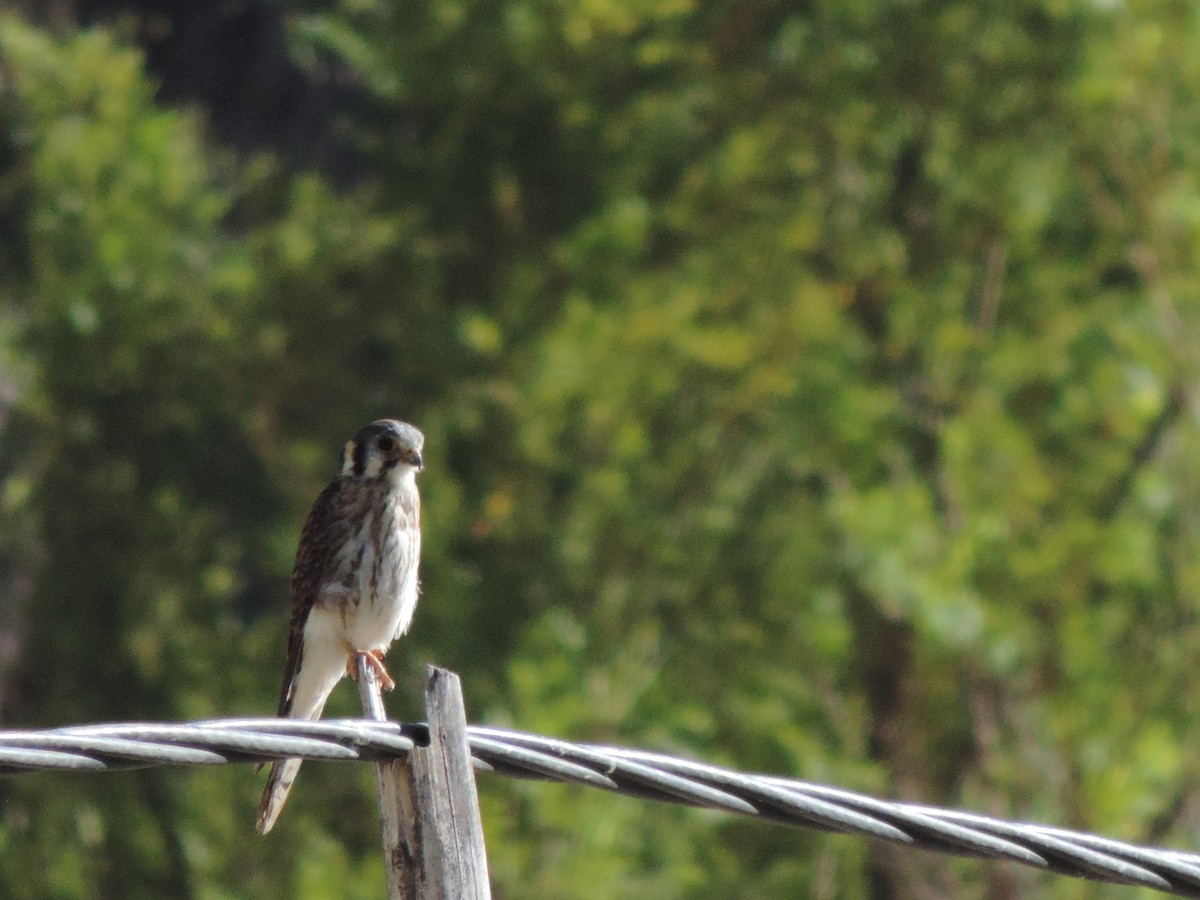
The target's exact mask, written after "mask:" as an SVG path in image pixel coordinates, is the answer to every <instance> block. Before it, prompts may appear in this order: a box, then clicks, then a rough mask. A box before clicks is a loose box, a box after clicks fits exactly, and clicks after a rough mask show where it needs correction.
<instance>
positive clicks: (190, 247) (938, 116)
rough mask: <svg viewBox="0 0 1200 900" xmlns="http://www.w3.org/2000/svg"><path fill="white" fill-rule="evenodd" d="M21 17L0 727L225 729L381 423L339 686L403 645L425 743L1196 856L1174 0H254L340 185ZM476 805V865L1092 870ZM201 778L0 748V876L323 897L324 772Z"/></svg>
mask: <svg viewBox="0 0 1200 900" xmlns="http://www.w3.org/2000/svg"><path fill="white" fill-rule="evenodd" d="M79 6H80V9H79V10H76V9H75V6H74V5H73V4H71V3H60V4H56V5H54V11H53V13H47V12H45V11H39V10H38V9H37V8H36V5H30V6H29V8H28V9H27V10H26V14H25V15H24V16H21V15H20V14H18V13H17V12H15V11H10V12H8V13H4V14H0V422H2V424H3V429H2V434H0V710H2V713H3V724H4V725H5V726H7V727H40V726H51V725H59V724H75V723H82V722H90V721H99V720H130V719H135V720H176V719H193V718H200V717H209V716H225V715H246V714H264V713H268V712H270V711H271V710H272V709H273V702H274V699H273V698H274V697H275V694H276V692H277V690H278V684H277V679H278V677H279V673H280V671H281V669H282V658H283V650H284V632H285V621H286V615H287V614H286V609H287V605H288V598H287V578H288V574H289V570H290V565H291V557H292V553H293V552H294V542H295V538H296V535H297V533H298V529H299V524H300V522H301V520H302V518H303V515H304V512H305V510H306V508H307V504H308V503H309V502H310V501H311V499H312V497H313V496H315V494H316V492H317V491H318V490H319V488H320V487H321V485H322V484H323V483H324V482H325V481H326V480H327V478H328V477H329V475H330V472H331V469H332V461H333V458H334V456H335V454H336V452H337V450H338V448H339V447H340V446H341V443H342V442H343V441H344V440H345V439H346V438H347V436H348V435H349V434H350V433H352V432H353V431H354V430H355V429H356V428H357V427H358V426H359V425H361V424H363V423H364V422H366V421H368V420H370V419H371V418H373V417H376V416H378V415H381V414H392V415H399V416H402V417H404V418H407V419H410V420H411V421H413V422H416V423H418V424H419V425H420V426H421V427H422V428H423V429H424V430H425V431H426V433H427V436H428V460H429V467H428V470H427V472H426V474H425V475H424V476H423V482H422V486H423V493H424V497H425V502H426V520H425V535H426V547H427V550H426V559H425V563H424V569H423V572H424V583H425V596H424V599H423V602H422V606H421V609H420V612H419V615H418V618H417V623H416V626H415V629H414V631H413V633H412V634H411V635H410V636H409V637H408V638H406V639H405V640H404V641H403V642H402V643H401V644H400V645H398V646H397V648H396V649H395V650H394V651H393V654H392V663H391V667H392V671H393V673H394V674H398V675H399V676H400V679H399V680H400V682H401V689H400V690H399V691H398V692H397V694H395V695H393V696H392V697H391V698H390V699H389V702H390V708H391V711H392V713H393V715H395V716H397V717H400V718H414V717H417V716H419V715H420V707H419V700H418V698H419V693H420V687H419V686H420V678H421V671H422V664H423V663H424V662H425V661H430V660H436V661H437V662H439V663H440V664H442V665H445V666H448V667H450V668H453V669H455V670H457V671H458V672H460V673H461V674H462V676H463V678H464V681H465V688H466V695H467V698H468V706H469V710H470V713H471V716H472V718H473V719H475V720H478V721H486V722H491V723H499V724H506V725H512V726H515V727H519V728H521V729H525V730H530V731H537V732H542V733H547V734H552V735H557V736H561V737H564V738H571V739H588V740H603V741H610V742H620V743H627V744H631V745H636V746H641V747H647V748H654V749H660V750H664V751H668V752H677V753H681V754H685V755H690V756H695V757H699V758H703V759H706V760H710V761H713V762H718V763H726V764H729V765H732V766H735V767H738V768H740V769H744V770H761V771H769V772H773V773H779V774H788V775H796V776H800V777H804V778H808V779H812V780H817V781H822V782H827V783H831V784H835V785H839V786H844V787H847V788H853V789H860V790H866V791H871V792H877V793H881V794H884V795H889V796H897V797H903V798H909V799H914V800H920V801H923V802H928V803H934V804H945V805H952V806H959V807H965V808H969V809H974V810H978V811H982V812H986V813H992V814H997V815H1002V816H1008V817H1013V818H1020V819H1032V820H1038V821H1046V822H1051V823H1056V824H1061V825H1064V826H1072V827H1080V828H1085V829H1089V830H1094V831H1098V832H1102V833H1104V834H1108V835H1111V836H1113V837H1118V838H1123V839H1128V840H1133V841H1141V842H1150V843H1163V844H1169V845H1172V846H1177V847H1181V848H1186V849H1196V845H1197V841H1196V835H1197V834H1198V833H1200V791H1198V789H1197V784H1198V783H1200V763H1198V762H1197V759H1198V758H1200V757H1198V754H1197V747H1198V743H1200V714H1198V712H1200V711H1198V710H1197V700H1196V698H1197V697H1198V696H1200V676H1198V675H1197V671H1198V670H1197V666H1196V664H1195V661H1196V659H1197V654H1198V653H1200V465H1198V463H1197V460H1198V459H1200V452H1198V451H1200V434H1198V433H1197V425H1196V422H1197V419H1196V411H1197V395H1196V378H1197V374H1198V373H1200V271H1198V265H1197V255H1198V250H1200V182H1198V179H1197V173H1200V87H1198V86H1200V56H1198V55H1197V54H1196V52H1195V47H1196V46H1197V44H1198V41H1200V17H1197V15H1196V12H1195V9H1194V8H1193V5H1192V4H1189V3H1182V2H1174V0H1146V2H1136V3H1122V2H1071V0H1015V2H1005V3H999V2H974V0H970V2H968V0H942V2H924V0H887V2H872V3H867V2H821V0H815V2H812V3H807V4H787V3H780V2H774V0H737V2H734V0H724V2H720V0H713V2H709V0H586V2H565V0H428V2H422V3H412V4H408V3H404V4H399V3H397V4H393V3H388V2H384V0H341V2H340V3H314V2H297V0H284V2H280V3H277V4H274V5H273V7H272V8H275V9H277V10H278V14H279V17H280V22H281V23H282V26H283V28H284V35H285V38H286V43H285V48H286V53H287V60H288V61H289V62H288V64H289V65H291V66H293V67H294V69H295V71H297V72H300V73H302V76H303V77H304V78H306V79H310V80H311V82H312V83H314V84H325V85H329V84H337V85H340V86H342V89H343V92H344V93H343V95H341V96H343V99H344V102H339V103H334V104H331V105H329V106H328V107H322V108H320V109H317V110H316V111H315V112H314V117H315V118H317V119H319V120H320V121H321V133H322V134H323V135H325V136H326V137H327V138H328V137H329V136H330V135H332V136H333V137H332V138H329V139H330V140H332V141H333V142H334V143H335V144H336V145H337V147H338V148H339V152H340V153H342V154H343V155H344V157H345V158H346V159H350V160H352V162H351V163H349V164H346V165H336V164H331V163H329V157H328V156H322V155H321V153H319V152H314V153H313V154H311V155H309V156H307V157H306V156H305V154H304V152H302V151H304V150H305V146H304V142H303V141H302V140H299V141H293V142H292V146H290V147H289V146H286V144H285V145H283V146H281V145H280V143H279V142H278V141H277V142H276V143H275V144H274V145H271V144H270V142H267V143H264V142H255V141H243V142H239V141H237V140H233V139H230V138H228V136H227V135H226V134H225V133H224V132H222V131H221V130H220V128H217V127H214V124H213V123H214V121H216V120H217V119H218V118H219V116H218V115H217V113H216V112H215V111H214V110H213V109H210V108H209V107H208V106H207V105H206V104H205V103H204V102H202V101H197V100H193V101H191V102H182V101H179V100H178V99H173V98H171V97H167V96H164V94H165V93H166V92H163V91H160V90H159V82H158V80H157V78H156V76H155V75H154V74H153V73H152V72H151V70H150V69H149V68H148V64H147V61H146V56H145V54H144V45H146V41H147V38H146V35H148V34H152V33H153V31H154V29H155V28H156V27H160V26H161V24H162V23H161V21H160V20H159V19H156V18H155V15H156V12H155V6H156V4H154V3H149V2H143V3H140V4H136V5H131V6H130V8H129V9H128V10H126V11H124V12H123V13H122V14H121V15H113V16H111V17H109V18H101V19H99V20H92V19H87V23H88V24H87V25H86V26H85V25H84V24H81V23H83V22H84V21H85V20H84V16H83V13H82V9H83V4H80V5H79ZM165 8H166V5H164V9H165ZM77 12H78V13H79V15H78V16H77V15H76V13H77ZM240 89H241V90H243V91H245V92H246V93H247V94H248V95H253V94H254V93H255V91H258V90H260V86H259V85H257V84H256V83H255V81H254V79H253V77H252V73H247V76H246V79H245V83H244V84H242V85H241V87H240ZM355 709H356V703H355V697H354V696H353V692H352V691H349V690H348V689H347V690H343V691H341V692H340V693H339V696H338V697H336V698H335V702H334V709H332V710H331V712H332V713H334V714H337V713H343V714H354V712H355ZM480 788H481V792H482V799H483V805H484V815H485V820H486V821H485V824H486V828H487V834H488V850H489V857H490V862H491V865H492V870H493V878H494V884H495V891H496V894H497V896H499V897H513V898H516V897H521V898H562V897H571V898H592V897H596V898H600V897H604V898H607V897H629V898H636V897H646V898H650V897H653V898H673V897H678V898H691V897H723V898H724V897H733V898H736V897H746V898H750V897H776V896H778V897H791V896H805V897H816V898H822V897H849V898H854V897H928V896H947V895H949V896H959V897H973V896H978V897H984V896H986V897H994V898H1000V897H1018V896H1031V895H1037V896H1046V897H1069V898H1074V897H1108V896H1112V897H1118V896H1119V897H1127V896H1134V895H1135V894H1136V892H1134V891H1132V890H1131V889H1124V888H1122V889H1117V888H1105V887H1098V886H1095V885H1089V884H1085V883H1079V882H1074V881H1068V880H1065V879H1062V878H1057V877H1052V876H1042V875H1038V874H1037V873H1034V872H1032V871H1018V870H1014V869H1013V868H1011V867H1005V866H997V865H988V864H985V863H979V862H972V863H964V862H959V861H953V860H948V859H944V858H941V857H930V856H924V855H921V854H916V853H912V852H908V851H901V850H897V849H894V848H891V847H885V846H877V845H868V844H865V843H863V842H861V841H859V840H857V839H853V838H846V837H837V836H827V835H821V834H809V833H805V832H799V831H792V830H787V829H783V828H778V827H772V826H765V825H759V824H755V823H752V822H748V821H745V820H738V819H732V818H728V817H725V816H720V815H716V814H711V813H705V812H698V811H690V810H681V809H674V808H669V807H662V806H654V805H648V804H645V803H640V802H636V801H632V800H628V799H623V798H616V797H610V796H606V795H602V794H598V793H595V792H586V791H582V790H574V789H569V788H563V787H553V786H547V785H540V784H524V783H520V784H517V783H512V782H509V781H505V780H501V779H492V778H486V777H484V778H482V779H481V782H480ZM258 789H259V778H258V777H257V776H256V775H255V774H254V773H253V771H252V770H251V768H250V767H223V768H220V769H218V770H213V771H207V770H204V771H201V770H161V771H150V772H139V773H131V774H120V775H113V776H107V777H96V776H67V775H24V776H21V777H17V778H11V779H7V780H4V781H3V782H2V783H0V797H2V798H3V801H2V804H0V895H3V896H5V897H13V898H40V897H61V898H77V897H78V898H85V897H117V896H171V897H194V898H201V900H216V898H233V897H256V898H274V897H279V898H283V897H297V898H325V897H364V898H366V897H377V896H380V895H381V891H382V878H383V875H382V868H381V864H380V861H379V858H378V852H377V849H376V847H377V840H378V838H377V833H376V818H375V812H374V809H373V804H374V800H373V793H372V791H371V789H370V773H369V772H367V771H366V769H365V768H364V767H350V766H331V765H326V766H320V765H310V766H307V767H306V769H305V772H304V777H303V778H302V780H301V782H300V785H299V786H298V789H297V791H296V793H295V795H294V797H293V799H292V802H291V804H290V805H289V808H288V810H287V813H286V815H285V816H284V817H283V820H282V822H281V824H280V826H279V828H278V829H277V831H276V832H275V833H273V834H272V835H271V836H269V837H267V838H265V839H258V838H256V837H254V836H253V833H252V831H253V829H252V824H253V813H254V808H255V804H256V802H257V792H258Z"/></svg>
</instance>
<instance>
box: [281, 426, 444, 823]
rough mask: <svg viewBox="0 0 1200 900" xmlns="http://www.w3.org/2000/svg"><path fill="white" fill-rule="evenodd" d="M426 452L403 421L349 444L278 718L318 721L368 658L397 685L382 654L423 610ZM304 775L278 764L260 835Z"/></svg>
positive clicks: (324, 499) (324, 505) (297, 571)
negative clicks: (420, 575) (421, 488)
mask: <svg viewBox="0 0 1200 900" xmlns="http://www.w3.org/2000/svg"><path fill="white" fill-rule="evenodd" d="M424 443H425V439H424V436H423V435H422V434H421V432H420V431H418V430H417V429H416V428H414V427H413V426H412V425H409V424H407V423H405V422H400V421H397V420H395V419H380V420H379V421H376V422H372V423H371V424H370V425H368V426H366V427H365V428H363V429H361V430H360V431H359V432H358V433H357V434H356V435H355V436H354V437H353V439H351V440H350V441H349V442H348V443H347V444H346V446H345V448H344V449H343V451H342V466H341V471H340V473H339V475H338V477H337V478H336V479H335V480H334V481H333V482H332V483H331V484H330V485H329V486H328V487H326V488H325V490H323V491H322V492H321V493H320V495H319V496H318V497H317V499H316V501H315V502H314V503H313V506H312V510H311V511H310V512H309V514H308V518H307V519H306V520H305V523H304V528H303V529H302V531H301V533H300V545H299V547H298V549H297V551H296V564H295V567H294V568H293V570H292V616H291V625H290V628H289V632H288V655H287V664H286V666H285V668H284V676H283V688H282V690H281V692H280V695H279V715H281V716H287V717H290V718H297V719H316V718H318V717H319V716H320V715H321V710H322V709H324V707H325V701H326V700H327V699H328V697H329V694H330V692H331V691H332V690H333V688H334V686H335V685H336V684H337V683H338V681H340V680H341V679H342V676H343V675H346V674H347V673H351V674H352V673H354V672H355V671H356V664H357V659H358V657H359V656H360V655H362V654H365V658H366V660H367V661H368V663H370V665H371V666H372V667H374V668H375V670H376V672H377V673H378V674H379V677H380V681H381V682H382V683H383V684H384V686H385V688H390V687H391V686H392V685H393V682H392V679H391V677H390V676H389V675H388V673H387V671H386V669H384V667H383V655H384V653H386V652H387V648H388V646H389V645H390V644H391V643H392V641H393V640H395V639H396V638H397V637H399V636H400V635H401V634H403V633H404V632H405V631H407V630H408V626H409V624H410V623H411V622H412V615H413V611H414V609H415V608H416V603H417V587H418V585H417V564H418V561H419V559H420V555H421V527H420V516H421V501H420V495H419V494H418V492H417V484H416V474H417V472H419V471H420V470H421V468H422V465H423V459H422V456H421V451H422V449H423V447H424ZM299 769H300V760H299V759H285V760H278V761H276V762H275V763H273V764H272V766H271V774H270V776H269V777H268V779H267V786H266V788H265V789H264V791H263V797H262V803H261V804H260V805H259V810H258V831H259V832H260V833H262V834H265V833H267V832H268V831H270V830H271V828H272V826H273V825H274V824H275V820H276V819H277V818H278V816H279V812H280V810H281V809H282V808H283V804H284V802H285V801H286V800H287V795H288V792H289V791H290V790H291V787H292V784H293V782H294V781H295V779H296V775H297V773H298V772H299Z"/></svg>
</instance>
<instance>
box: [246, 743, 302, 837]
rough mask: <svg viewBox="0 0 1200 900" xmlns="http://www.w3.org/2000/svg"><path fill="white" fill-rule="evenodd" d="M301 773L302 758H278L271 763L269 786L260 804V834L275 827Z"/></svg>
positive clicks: (258, 826) (268, 777)
mask: <svg viewBox="0 0 1200 900" xmlns="http://www.w3.org/2000/svg"><path fill="white" fill-rule="evenodd" d="M298 774H300V760H298V759H277V760H275V762H273V763H271V774H270V775H268V776H267V787H266V789H265V790H264V791H263V795H262V801H261V802H260V803H259V804H258V825H257V826H256V827H257V829H258V833H259V834H266V833H267V832H268V831H270V830H271V829H272V828H274V827H275V820H276V819H278V818H279V813H280V812H282V811H283V804H284V803H286V802H287V798H288V794H289V793H290V792H291V790H292V785H293V784H294V783H295V781H296V776H297V775H298Z"/></svg>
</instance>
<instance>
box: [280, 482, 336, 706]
mask: <svg viewBox="0 0 1200 900" xmlns="http://www.w3.org/2000/svg"><path fill="white" fill-rule="evenodd" d="M341 486H342V485H341V482H340V481H335V482H333V483H332V484H330V485H329V486H328V487H327V488H325V490H323V491H321V493H320V495H318V497H317V499H316V500H315V501H314V502H313V505H312V509H311V510H309V513H308V518H307V519H305V520H304V528H303V530H302V531H301V532H300V546H299V547H298V548H297V550H296V565H295V567H294V568H293V569H292V621H291V625H290V628H289V630H288V651H287V665H286V666H285V667H284V670H283V689H282V690H281V692H280V694H279V715H280V716H287V715H289V714H290V713H291V711H292V692H293V688H294V687H295V682H296V674H297V673H298V672H299V671H300V663H301V661H302V659H303V656H304V626H305V625H306V624H308V616H309V614H310V613H311V612H312V608H313V604H314V603H316V602H317V595H318V594H319V593H320V590H321V583H322V581H323V580H324V578H325V570H326V568H327V566H328V563H329V560H330V558H331V557H332V556H333V552H334V550H335V547H334V546H333V544H334V542H333V540H332V537H333V535H332V532H333V530H334V528H333V524H334V522H333V520H334V510H335V509H336V507H337V503H336V500H337V494H338V491H339V490H340V489H341Z"/></svg>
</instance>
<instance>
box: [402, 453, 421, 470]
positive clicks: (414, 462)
mask: <svg viewBox="0 0 1200 900" xmlns="http://www.w3.org/2000/svg"><path fill="white" fill-rule="evenodd" d="M404 461H405V462H406V463H408V464H409V465H410V466H412V467H413V468H415V469H416V470H417V471H418V472H420V471H421V470H422V469H424V468H425V460H424V459H422V458H421V453H420V451H418V450H410V451H409V452H408V453H405V454H404Z"/></svg>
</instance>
